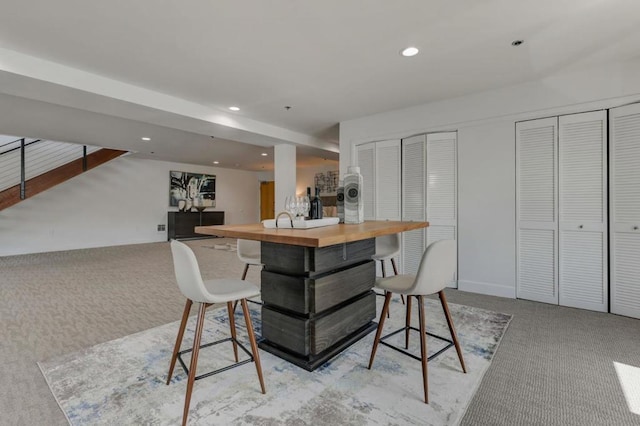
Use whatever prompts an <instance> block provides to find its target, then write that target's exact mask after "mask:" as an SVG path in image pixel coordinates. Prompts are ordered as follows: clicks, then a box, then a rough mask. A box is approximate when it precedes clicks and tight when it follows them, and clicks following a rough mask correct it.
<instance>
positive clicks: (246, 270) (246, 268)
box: [241, 263, 249, 280]
mask: <svg viewBox="0 0 640 426" xmlns="http://www.w3.org/2000/svg"><path fill="white" fill-rule="evenodd" d="M248 271H249V264H248V263H247V264H245V265H244V272H243V273H242V278H241V279H243V280H244V279H245V278H247V272H248Z"/></svg>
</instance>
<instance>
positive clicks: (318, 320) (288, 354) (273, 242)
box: [195, 221, 429, 371]
mask: <svg viewBox="0 0 640 426" xmlns="http://www.w3.org/2000/svg"><path fill="white" fill-rule="evenodd" d="M428 225H429V224H428V222H400V221H366V222H364V223H361V224H357V225H345V224H338V225H331V226H326V227H321V228H311V229H290V228H288V229H284V228H275V229H273V228H272V229H268V228H264V227H263V226H262V224H260V223H258V224H250V225H222V226H198V227H196V228H195V232H196V233H199V234H205V235H216V236H220V237H230V238H240V239H246V240H257V241H261V256H262V263H263V264H264V265H265V266H264V269H263V270H262V275H261V294H262V300H263V302H264V305H263V306H262V338H263V340H262V341H261V342H260V343H259V346H260V348H261V349H263V350H266V351H267V352H270V353H273V354H275V355H277V356H279V357H281V358H283V359H285V360H287V361H289V362H291V363H293V364H295V365H298V366H300V367H302V368H305V369H307V370H309V371H313V370H315V369H316V368H318V367H319V366H321V365H322V364H324V363H325V362H326V361H328V360H329V359H331V358H332V357H334V356H335V355H337V354H339V353H340V352H342V351H343V350H344V349H345V348H347V347H348V346H350V345H352V344H353V343H354V342H356V341H358V340H359V339H361V338H362V337H364V336H365V335H367V334H368V333H369V332H371V331H372V330H374V329H375V328H376V323H375V322H374V321H373V320H374V319H375V315H376V298H375V293H374V292H373V291H372V288H373V286H374V284H375V277H376V272H375V264H374V261H373V260H371V256H372V255H373V254H374V253H375V237H378V236H382V235H388V234H395V233H400V232H405V231H410V230H413V229H420V228H425V227H427V226H428Z"/></svg>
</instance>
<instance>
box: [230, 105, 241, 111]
mask: <svg viewBox="0 0 640 426" xmlns="http://www.w3.org/2000/svg"><path fill="white" fill-rule="evenodd" d="M229 109H230V110H231V111H240V108H238V107H237V106H230V107H229Z"/></svg>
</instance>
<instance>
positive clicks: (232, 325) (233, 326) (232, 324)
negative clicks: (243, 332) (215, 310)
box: [227, 302, 238, 362]
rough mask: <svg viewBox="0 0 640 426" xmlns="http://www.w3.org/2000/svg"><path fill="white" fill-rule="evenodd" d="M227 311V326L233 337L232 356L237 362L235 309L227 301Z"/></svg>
mask: <svg viewBox="0 0 640 426" xmlns="http://www.w3.org/2000/svg"><path fill="white" fill-rule="evenodd" d="M227 311H228V312H229V328H230V329H231V338H232V339H233V340H232V342H233V356H234V358H235V359H236V362H238V341H237V340H236V319H235V318H234V317H233V312H234V311H235V309H234V307H233V303H231V302H227Z"/></svg>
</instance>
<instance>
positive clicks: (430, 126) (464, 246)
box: [340, 59, 640, 297]
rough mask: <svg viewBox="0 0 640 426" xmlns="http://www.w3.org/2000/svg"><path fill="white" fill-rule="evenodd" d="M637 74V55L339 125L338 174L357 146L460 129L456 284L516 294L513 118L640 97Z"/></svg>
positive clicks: (639, 65) (616, 103) (574, 110)
mask: <svg viewBox="0 0 640 426" xmlns="http://www.w3.org/2000/svg"><path fill="white" fill-rule="evenodd" d="M638 75H640V59H636V60H633V61H629V62H625V63H616V64H609V65H606V66H601V67H598V68H591V69H588V70H571V71H565V72H562V73H559V74H556V75H554V76H550V77H547V78H545V79H543V80H540V81H537V82H532V83H527V84H522V85H519V86H514V87H509V88H505V89H499V90H494V91H489V92H484V93H479V94H475V95H471V96H466V97H462V98H456V99H449V100H445V101H441V102H434V103H430V104H425V105H420V106H416V107H413V108H406V109H402V110H396V111H390V112H388V113H383V114H376V115H373V116H369V117H363V118H359V119H355V120H350V121H346V122H342V123H340V172H341V174H343V173H345V172H346V169H347V167H348V166H349V165H350V164H351V158H352V157H353V153H354V149H355V146H356V145H357V144H360V143H364V142H370V141H376V140H385V139H393V138H403V137H407V136H411V135H415V134H420V133H427V132H435V131H444V130H457V131H458V182H459V183H458V192H459V193H458V203H459V208H458V216H459V217H458V231H459V235H458V277H459V278H458V279H459V281H458V284H459V288H460V289H461V290H468V291H475V292H480V293H485V294H493V295H499V296H505V297H515V281H516V275H515V262H516V254H515V122H516V121H521V120H526V119H533V118H540V117H548V116H552V115H559V114H568V113H577V112H583V111H589V110H594V109H604V108H610V107H613V106H619V105H622V104H626V103H630V102H637V101H640V79H638V78H637V76H638ZM425 84H428V82H425ZM639 166H640V165H639Z"/></svg>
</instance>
